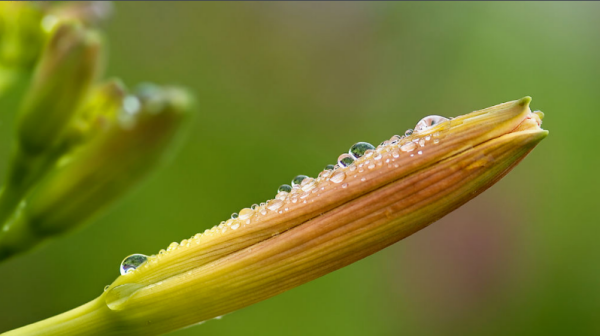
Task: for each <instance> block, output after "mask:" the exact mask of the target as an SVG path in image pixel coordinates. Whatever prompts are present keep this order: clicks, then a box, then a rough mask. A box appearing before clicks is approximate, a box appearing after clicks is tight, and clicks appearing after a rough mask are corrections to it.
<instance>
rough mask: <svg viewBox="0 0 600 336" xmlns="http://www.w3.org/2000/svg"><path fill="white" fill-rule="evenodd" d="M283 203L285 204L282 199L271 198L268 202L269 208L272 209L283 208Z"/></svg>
mask: <svg viewBox="0 0 600 336" xmlns="http://www.w3.org/2000/svg"><path fill="white" fill-rule="evenodd" d="M282 205H283V201H282V200H278V199H275V200H271V201H270V202H269V204H267V208H268V209H269V210H271V211H275V210H277V209H279V208H281V206H282Z"/></svg>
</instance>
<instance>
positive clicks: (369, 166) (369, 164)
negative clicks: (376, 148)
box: [367, 162, 375, 169]
mask: <svg viewBox="0 0 600 336" xmlns="http://www.w3.org/2000/svg"><path fill="white" fill-rule="evenodd" d="M367 168H369V169H373V168H375V162H369V163H368V165H367Z"/></svg>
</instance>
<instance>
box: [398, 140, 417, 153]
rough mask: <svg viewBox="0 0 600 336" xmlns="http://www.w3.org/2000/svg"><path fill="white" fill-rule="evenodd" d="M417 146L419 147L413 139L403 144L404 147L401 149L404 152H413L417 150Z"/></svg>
mask: <svg viewBox="0 0 600 336" xmlns="http://www.w3.org/2000/svg"><path fill="white" fill-rule="evenodd" d="M415 148H417V144H416V143H414V142H412V141H411V142H407V143H405V144H404V145H402V147H400V150H401V151H403V152H412V151H414V150H415Z"/></svg>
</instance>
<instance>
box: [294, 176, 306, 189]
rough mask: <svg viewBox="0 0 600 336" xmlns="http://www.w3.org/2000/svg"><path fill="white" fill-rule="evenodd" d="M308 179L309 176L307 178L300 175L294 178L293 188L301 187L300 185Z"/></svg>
mask: <svg viewBox="0 0 600 336" xmlns="http://www.w3.org/2000/svg"><path fill="white" fill-rule="evenodd" d="M307 177H308V176H306V175H298V176H296V177H294V179H293V180H292V187H295V186H299V185H300V183H302V180H304V179H305V178H307Z"/></svg>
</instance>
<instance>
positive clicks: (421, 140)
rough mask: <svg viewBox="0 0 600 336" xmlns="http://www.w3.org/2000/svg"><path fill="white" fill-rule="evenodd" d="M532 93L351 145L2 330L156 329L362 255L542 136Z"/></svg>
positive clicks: (491, 177) (483, 185)
mask: <svg viewBox="0 0 600 336" xmlns="http://www.w3.org/2000/svg"><path fill="white" fill-rule="evenodd" d="M529 102H530V98H528V97H526V98H523V99H521V100H518V101H512V102H508V103H504V104H500V105H497V106H494V107H491V108H488V109H484V110H481V111H476V112H472V113H469V114H466V115H464V116H460V117H457V118H454V119H450V120H449V119H446V118H443V117H439V116H429V117H426V118H424V119H423V120H421V121H420V122H419V124H417V127H416V128H415V130H414V131H412V130H411V131H410V132H407V133H406V134H410V135H408V136H407V137H399V136H394V137H392V139H390V141H385V142H384V143H382V145H380V146H379V147H377V148H374V147H373V146H370V145H369V144H366V143H359V144H357V145H356V146H352V148H351V150H350V153H349V154H343V155H342V156H340V160H339V162H340V163H339V166H338V167H337V168H334V169H328V170H325V171H323V172H322V173H321V174H320V175H319V176H318V177H317V178H314V179H313V178H310V177H306V176H298V177H297V178H295V179H294V183H293V187H290V186H286V187H285V188H280V190H281V191H280V192H279V193H278V194H277V196H276V197H275V198H274V199H272V200H270V201H268V202H265V203H264V204H261V205H260V206H253V207H251V208H246V209H242V210H241V211H239V213H237V214H236V215H235V216H232V218H231V219H229V220H227V221H226V222H223V223H221V224H220V225H218V226H216V227H214V228H212V229H210V230H207V231H206V232H204V233H203V234H198V235H196V236H194V237H191V238H190V239H185V240H183V241H182V242H181V243H172V244H171V245H170V246H169V248H168V249H167V250H166V251H164V250H161V251H160V252H159V253H158V254H157V255H153V256H149V257H145V256H143V255H133V256H130V257H128V258H126V259H125V260H124V261H123V265H122V266H121V268H120V269H121V272H122V275H121V276H120V277H118V278H117V279H116V280H115V281H114V282H113V283H112V284H111V285H110V286H109V287H108V288H107V289H106V291H105V292H104V293H103V294H102V295H101V296H100V297H99V298H97V299H95V300H93V301H91V302H90V303H88V304H86V305H83V306H81V307H79V308H76V309H74V310H72V311H69V312H66V313H64V314H62V315H58V316H56V317H53V318H50V319H47V320H45V321H41V322H38V323H35V324H32V325H30V326H26V327H23V328H21V329H17V330H14V331H12V332H8V333H7V334H6V335H7V336H18V335H67V336H68V335H159V334H163V333H166V332H169V331H173V330H177V329H180V328H183V327H187V326H190V325H193V324H196V323H199V322H202V321H205V320H208V319H212V318H215V317H218V316H221V315H224V314H227V313H230V312H232V311H235V310H237V309H240V308H243V307H246V306H248V305H251V304H253V303H256V302H259V301H261V300H264V299H267V298H269V297H272V296H274V295H277V294H279V293H282V292H284V291H286V290H288V289H291V288H294V287H296V286H299V285H301V284H303V283H306V282H308V281H311V280H314V279H316V278H318V277H320V276H322V275H325V274H327V273H329V272H332V271H334V270H337V269H339V268H341V267H344V266H346V265H348V264H351V263H353V262H355V261H357V260H360V259H362V258H364V257H366V256H368V255H370V254H373V253H375V252H377V251H379V250H381V249H383V248H385V247H387V246H389V245H391V244H393V243H395V242H397V241H399V240H401V239H403V238H405V237H407V236H409V235H411V234H413V233H415V232H416V231H418V230H420V229H422V228H424V227H426V226H427V225H429V224H431V223H432V222H434V221H436V220H438V219H439V218H441V217H443V216H444V215H446V214H447V213H449V212H451V211H452V210H454V209H456V208H458V207H459V206H461V205H462V204H464V203H465V202H467V201H469V200H470V199H472V198H473V197H475V196H476V195H478V194H480V193H481V192H483V191H484V190H485V189H487V188H489V187H490V186H491V185H493V184H494V183H495V182H497V181H498V180H499V179H500V178H502V177H503V176H504V175H505V174H507V173H508V172H509V171H510V170H511V169H512V168H514V167H515V166H516V165H517V164H518V162H520V160H522V159H523V158H524V157H525V156H526V155H527V154H528V153H529V152H530V151H531V150H532V149H533V148H534V147H535V146H536V145H537V144H538V143H539V142H540V141H541V140H542V139H543V138H544V137H546V135H547V134H548V132H547V131H544V130H542V129H541V128H540V127H539V126H540V125H541V118H542V117H543V114H541V113H539V112H535V113H532V112H531V111H530V109H529ZM73 173H75V172H73ZM55 188H59V187H58V186H56V187H55ZM51 196H52V194H48V198H51ZM45 198H46V197H44V199H45Z"/></svg>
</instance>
